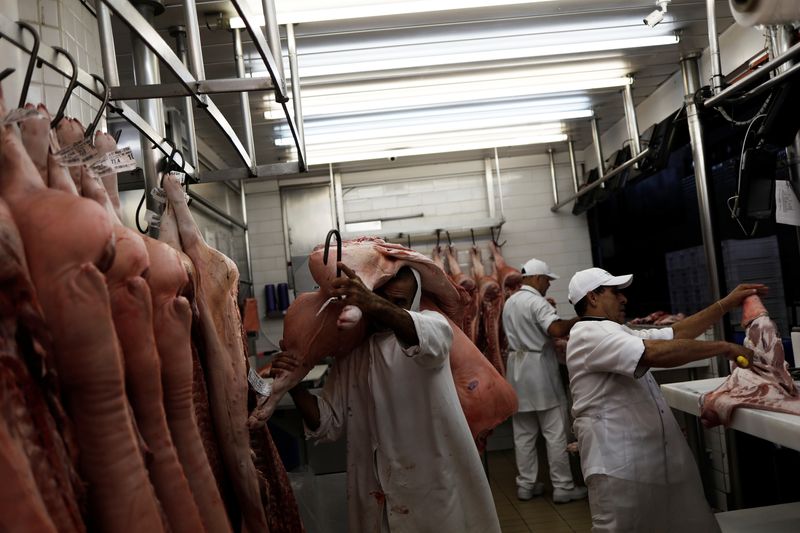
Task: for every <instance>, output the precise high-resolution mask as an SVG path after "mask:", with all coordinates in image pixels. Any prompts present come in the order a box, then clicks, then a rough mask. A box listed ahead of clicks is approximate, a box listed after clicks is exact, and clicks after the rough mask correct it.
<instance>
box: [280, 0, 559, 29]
mask: <svg viewBox="0 0 800 533" xmlns="http://www.w3.org/2000/svg"><path fill="white" fill-rule="evenodd" d="M550 1H553V0H435V1H431V0H381V1H380V2H376V1H375V0H339V1H337V2H335V3H334V2H331V1H330V0H278V2H277V5H276V11H277V15H278V24H287V23H301V22H323V21H329V20H347V19H357V18H366V17H387V16H393V15H409V14H413V13H432V12H435V11H450V10H454V9H459V10H460V9H470V8H485V7H500V6H513V5H520V4H539V3H542V2H550Z"/></svg>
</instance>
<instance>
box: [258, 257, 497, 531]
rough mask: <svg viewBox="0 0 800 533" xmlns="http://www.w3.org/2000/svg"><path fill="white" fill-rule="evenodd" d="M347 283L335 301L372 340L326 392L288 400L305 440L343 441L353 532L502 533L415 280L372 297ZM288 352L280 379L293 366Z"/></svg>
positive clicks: (342, 364)
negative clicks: (358, 314) (342, 302)
mask: <svg viewBox="0 0 800 533" xmlns="http://www.w3.org/2000/svg"><path fill="white" fill-rule="evenodd" d="M339 266H340V268H341V269H342V271H343V272H344V273H345V274H346V276H347V277H341V278H338V279H337V280H335V281H334V283H333V286H334V290H333V295H334V296H339V297H345V298H346V299H347V302H348V304H351V305H356V306H358V307H359V308H360V309H361V311H362V313H363V315H364V318H365V319H367V321H368V324H369V326H370V328H371V331H372V334H371V335H370V336H369V338H368V339H367V340H366V341H364V343H362V344H361V345H360V346H359V347H358V348H356V349H355V350H354V351H353V352H351V353H350V354H349V355H348V356H347V357H345V358H343V359H340V360H337V361H336V362H335V363H334V365H333V368H332V371H331V373H330V375H329V376H328V378H327V381H326V383H325V386H324V388H323V391H322V393H321V394H320V395H319V396H315V395H312V394H311V393H310V392H309V391H308V390H307V389H304V388H301V387H297V388H295V389H293V390H292V391H291V392H290V393H291V395H292V398H293V400H294V402H295V404H296V405H297V408H298V409H299V411H300V413H301V415H302V417H303V420H304V422H305V426H306V435H307V436H308V437H310V438H314V439H319V440H322V441H333V440H336V439H338V438H339V437H340V436H341V435H342V434H343V433H346V434H347V495H348V520H349V531H351V532H361V531H363V532H369V533H373V532H384V533H385V532H391V533H403V532H407V533H425V532H436V533H464V532H474V533H499V532H500V524H499V521H498V518H497V512H496V510H495V507H494V502H493V499H492V493H491V490H490V488H489V482H488V480H487V478H486V475H485V473H484V470H483V466H482V463H481V459H480V455H479V454H478V449H477V447H476V445H475V442H474V440H473V439H472V435H471V433H470V430H469V426H468V425H467V420H466V418H465V416H464V412H463V411H462V409H461V404H460V403H459V400H458V395H457V394H456V389H455V384H454V381H453V375H452V373H451V371H450V363H449V354H450V346H451V344H452V340H453V331H452V329H451V328H450V325H449V324H448V322H447V320H446V319H445V317H444V316H442V315H441V314H439V313H436V312H433V311H420V308H419V304H420V296H421V289H422V287H421V281H420V276H419V273H417V272H416V271H415V270H413V269H410V268H408V267H406V268H403V269H401V270H400V271H399V272H398V273H397V275H396V276H395V277H394V278H392V280H390V281H389V282H388V283H386V284H385V285H383V286H382V287H381V288H380V289H378V290H376V291H375V292H374V293H373V292H372V291H370V290H369V289H367V288H366V287H365V286H364V284H363V283H362V282H361V280H360V279H359V278H358V276H357V275H356V274H355V273H354V272H353V271H352V270H350V269H349V268H348V267H347V266H345V265H344V264H342V263H339ZM296 364H297V363H296V361H295V360H294V358H293V357H292V356H291V354H286V353H284V354H283V355H282V356H281V357H279V358H277V360H276V361H275V362H274V363H273V366H275V365H277V370H278V371H286V370H289V371H291V370H292V369H293V368H295V366H296Z"/></svg>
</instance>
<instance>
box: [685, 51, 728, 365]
mask: <svg viewBox="0 0 800 533" xmlns="http://www.w3.org/2000/svg"><path fill="white" fill-rule="evenodd" d="M697 59H698V55H697V54H692V55H689V56H686V57H683V58H682V59H681V72H682V74H683V88H684V93H685V95H686V98H685V100H686V118H687V122H688V126H689V138H690V140H691V144H692V157H693V159H694V178H695V184H696V186H697V203H698V207H699V214H700V231H701V233H702V235H703V249H704V250H705V256H706V266H707V268H708V281H709V286H710V289H711V299H712V300H713V301H717V300H719V299H720V290H719V288H720V286H719V270H718V268H717V251H716V247H715V245H714V243H715V242H716V241H715V239H714V228H713V223H712V220H711V202H710V196H709V191H708V165H707V164H706V157H705V152H704V147H703V127H702V124H701V123H700V116H699V115H698V109H697V104H696V103H695V100H694V95H695V93H696V92H697V90H698V89H699V88H700V69H699V67H698V65H697ZM714 337H715V338H716V339H718V340H720V339H722V338H723V331H722V321H721V320H718V321H716V322H715V323H714ZM726 364H727V363H726Z"/></svg>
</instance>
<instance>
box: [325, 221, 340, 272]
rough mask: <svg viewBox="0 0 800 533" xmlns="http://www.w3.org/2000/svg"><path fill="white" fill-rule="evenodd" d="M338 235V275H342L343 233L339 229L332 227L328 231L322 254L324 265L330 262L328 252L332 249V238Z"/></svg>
mask: <svg viewBox="0 0 800 533" xmlns="http://www.w3.org/2000/svg"><path fill="white" fill-rule="evenodd" d="M334 235H336V277H337V278H338V277H339V276H341V275H342V269H341V268H339V262H340V261H341V260H342V235H341V234H340V233H339V230H338V229H332V230H330V231H329V232H328V236H327V237H325V251H324V252H323V254H322V263H323V264H324V265H327V264H328V254H329V253H330V251H331V238H332V237H333V236H334Z"/></svg>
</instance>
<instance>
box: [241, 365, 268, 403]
mask: <svg viewBox="0 0 800 533" xmlns="http://www.w3.org/2000/svg"><path fill="white" fill-rule="evenodd" d="M247 381H248V382H249V383H250V386H251V387H252V388H253V390H254V391H255V392H256V394H259V395H261V396H266V397H268V396H269V395H271V394H272V385H271V384H270V383H269V382H268V381H267V380H265V379H264V378H262V377H261V376H259V375H258V372H256V371H255V370H253V368H252V367H250V371H249V372H248V373H247Z"/></svg>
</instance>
